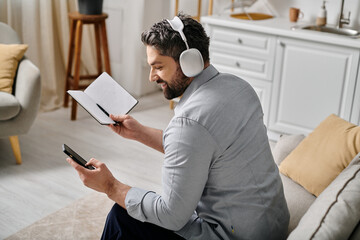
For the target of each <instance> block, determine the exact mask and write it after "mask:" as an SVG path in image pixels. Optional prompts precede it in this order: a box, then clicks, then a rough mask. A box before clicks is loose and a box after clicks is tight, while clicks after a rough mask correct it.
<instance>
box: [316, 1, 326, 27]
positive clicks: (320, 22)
mask: <svg viewBox="0 0 360 240" xmlns="http://www.w3.org/2000/svg"><path fill="white" fill-rule="evenodd" d="M325 3H326V1H325V0H324V1H323V4H322V6H321V9H320V12H319V15H318V16H317V18H316V25H317V26H325V25H326V15H327V11H326V8H325Z"/></svg>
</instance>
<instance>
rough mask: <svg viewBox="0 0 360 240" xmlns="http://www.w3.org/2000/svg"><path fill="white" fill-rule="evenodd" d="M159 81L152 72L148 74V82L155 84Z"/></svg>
mask: <svg viewBox="0 0 360 240" xmlns="http://www.w3.org/2000/svg"><path fill="white" fill-rule="evenodd" d="M158 79H159V77H158V76H157V75H156V74H154V72H153V71H152V70H150V74H149V81H150V82H155V81H157V80H158Z"/></svg>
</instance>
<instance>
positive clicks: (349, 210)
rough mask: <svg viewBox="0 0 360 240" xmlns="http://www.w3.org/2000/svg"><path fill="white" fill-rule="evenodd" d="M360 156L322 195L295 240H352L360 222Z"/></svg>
mask: <svg viewBox="0 0 360 240" xmlns="http://www.w3.org/2000/svg"><path fill="white" fill-rule="evenodd" d="M359 158H360V154H358V155H357V156H356V157H355V158H354V159H353V160H352V162H351V163H350V165H349V166H348V167H347V168H346V169H345V170H344V171H342V172H341V173H340V174H339V176H337V177H336V179H335V180H334V181H333V182H332V183H331V184H330V185H329V186H328V187H327V188H326V189H325V190H324V191H323V192H322V193H321V194H320V195H319V197H318V198H317V199H316V200H315V201H314V203H313V204H312V205H311V207H310V208H309V209H308V211H307V212H306V213H305V214H304V216H303V217H302V219H301V221H300V222H299V224H298V226H297V227H296V228H295V229H294V231H292V232H291V234H290V236H289V238H288V239H289V240H292V239H349V236H350V235H351V233H352V232H353V230H354V228H355V227H356V226H357V224H358V222H359V219H360V159H359Z"/></svg>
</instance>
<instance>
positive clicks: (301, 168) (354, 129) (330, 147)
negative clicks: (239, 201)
mask: <svg viewBox="0 0 360 240" xmlns="http://www.w3.org/2000/svg"><path fill="white" fill-rule="evenodd" d="M359 143H360V127H359V126H356V125H354V124H352V123H349V122H347V121H345V120H343V119H341V118H339V117H337V116H336V115H334V114H332V115H330V116H329V117H327V118H326V119H325V120H324V121H323V122H321V123H320V125H319V126H318V127H316V129H314V131H313V132H312V133H310V134H309V136H307V137H306V138H305V139H304V140H303V141H302V142H301V143H300V144H299V145H298V146H297V148H296V149H295V150H294V151H292V152H291V153H290V154H289V156H288V157H286V159H284V161H283V162H282V163H281V164H280V167H279V168H280V172H281V173H282V174H284V175H286V176H288V177H290V178H291V179H293V180H294V181H295V182H297V183H299V184H300V185H302V186H303V187H304V188H305V189H306V190H307V191H308V192H310V193H312V194H314V195H315V196H319V194H320V193H321V192H322V191H323V190H324V189H325V188H326V187H327V186H328V185H329V184H330V183H331V182H332V181H333V180H334V179H335V178H336V176H337V175H338V174H340V172H341V171H342V170H343V169H345V168H346V167H347V166H348V164H349V163H350V161H351V160H352V159H353V158H354V156H355V155H356V154H357V153H358V152H360V144H359Z"/></svg>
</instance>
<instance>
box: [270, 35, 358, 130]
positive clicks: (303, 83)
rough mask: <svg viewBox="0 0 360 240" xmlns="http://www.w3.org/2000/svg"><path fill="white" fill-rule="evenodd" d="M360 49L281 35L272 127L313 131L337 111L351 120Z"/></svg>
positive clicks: (276, 65) (276, 69)
mask: <svg viewBox="0 0 360 240" xmlns="http://www.w3.org/2000/svg"><path fill="white" fill-rule="evenodd" d="M358 62H359V50H357V49H353V48H346V47H339V46H335V45H330V44H323V43H321V44H320V43H316V42H310V41H300V40H294V39H289V38H279V41H278V45H277V50H276V60H275V72H274V82H273V91H272V102H271V110H270V120H269V129H270V130H273V131H278V132H285V133H304V134H307V133H310V132H311V131H312V130H313V129H314V128H315V127H316V126H317V125H318V124H319V123H320V122H321V121H322V120H324V119H325V118H326V117H327V116H328V115H330V114H331V113H334V114H336V115H338V116H340V117H342V118H344V119H346V120H350V117H351V109H352V105H353V96H354V88H355V83H356V75H357V66H358Z"/></svg>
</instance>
